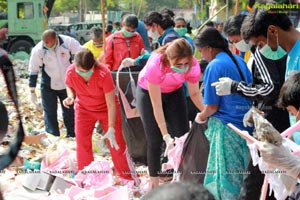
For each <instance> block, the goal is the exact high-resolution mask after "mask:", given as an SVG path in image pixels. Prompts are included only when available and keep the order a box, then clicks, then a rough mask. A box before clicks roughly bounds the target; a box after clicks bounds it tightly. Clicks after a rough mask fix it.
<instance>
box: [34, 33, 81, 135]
mask: <svg viewBox="0 0 300 200" xmlns="http://www.w3.org/2000/svg"><path fill="white" fill-rule="evenodd" d="M81 48H82V47H81V45H80V44H79V42H78V41H77V40H75V39H74V38H72V37H69V36H65V35H57V34H56V32H55V31H54V30H52V29H49V30H46V31H44V33H43V35H42V41H40V42H39V43H38V44H37V45H36V46H35V47H34V48H33V49H32V51H31V57H30V61H29V73H30V77H29V87H30V92H31V101H32V102H33V103H34V104H36V105H37V96H36V93H35V87H36V83H37V78H38V73H39V71H40V69H41V71H42V78H41V97H42V105H43V109H44V119H45V127H46V131H47V132H48V133H51V134H53V135H55V136H59V135H60V133H59V128H58V122H57V98H58V99H59V100H60V102H61V104H62V101H63V100H64V99H65V98H66V97H67V92H66V85H65V74H66V71H67V68H68V66H69V65H70V64H71V58H72V54H75V53H76V52H77V51H79V50H80V49H81ZM62 115H63V120H64V124H65V127H66V129H67V137H74V136H75V134H74V110H73V107H71V108H70V109H66V108H65V107H64V106H62Z"/></svg>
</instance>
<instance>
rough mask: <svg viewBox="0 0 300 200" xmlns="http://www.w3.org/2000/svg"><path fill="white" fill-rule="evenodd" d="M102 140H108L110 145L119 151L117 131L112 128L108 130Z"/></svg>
mask: <svg viewBox="0 0 300 200" xmlns="http://www.w3.org/2000/svg"><path fill="white" fill-rule="evenodd" d="M101 139H108V141H109V143H110V145H111V146H112V147H113V148H115V149H116V150H118V149H119V145H118V144H117V141H116V138H115V129H114V128H112V127H109V128H108V131H107V132H106V134H105V135H104V136H102V137H101Z"/></svg>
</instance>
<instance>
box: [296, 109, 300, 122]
mask: <svg viewBox="0 0 300 200" xmlns="http://www.w3.org/2000/svg"><path fill="white" fill-rule="evenodd" d="M299 111H300V109H299V110H298V112H297V114H296V122H297V121H299V119H300V112H299Z"/></svg>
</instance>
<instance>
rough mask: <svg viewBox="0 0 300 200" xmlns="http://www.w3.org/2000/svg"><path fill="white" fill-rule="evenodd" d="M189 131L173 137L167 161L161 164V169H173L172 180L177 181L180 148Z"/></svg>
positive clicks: (180, 154)
mask: <svg viewBox="0 0 300 200" xmlns="http://www.w3.org/2000/svg"><path fill="white" fill-rule="evenodd" d="M188 134H189V133H186V134H184V135H183V136H181V137H180V138H177V137H175V140H174V144H175V147H174V148H172V149H170V150H169V151H168V162H167V163H164V164H163V165H162V171H166V170H167V169H174V173H173V179H172V181H179V175H180V174H179V172H178V168H179V165H180V162H181V156H182V150H183V146H184V142H185V140H186V138H187V136H188Z"/></svg>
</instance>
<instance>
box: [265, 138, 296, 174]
mask: <svg viewBox="0 0 300 200" xmlns="http://www.w3.org/2000/svg"><path fill="white" fill-rule="evenodd" d="M259 150H260V155H261V157H262V159H263V160H264V161H265V162H267V163H268V164H271V165H273V166H274V167H276V168H278V169H281V170H285V171H286V172H287V174H288V175H290V176H291V177H293V178H297V177H298V176H299V173H300V156H296V155H293V154H292V152H291V150H290V149H289V147H288V146H284V145H280V146H275V145H274V144H271V143H268V142H261V143H260V144H259Z"/></svg>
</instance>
